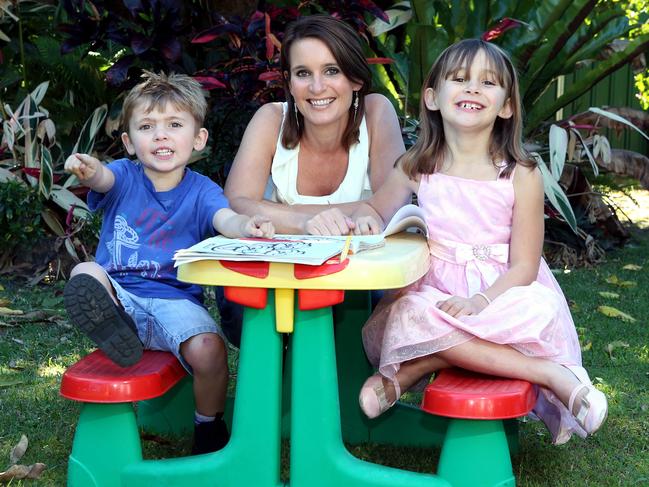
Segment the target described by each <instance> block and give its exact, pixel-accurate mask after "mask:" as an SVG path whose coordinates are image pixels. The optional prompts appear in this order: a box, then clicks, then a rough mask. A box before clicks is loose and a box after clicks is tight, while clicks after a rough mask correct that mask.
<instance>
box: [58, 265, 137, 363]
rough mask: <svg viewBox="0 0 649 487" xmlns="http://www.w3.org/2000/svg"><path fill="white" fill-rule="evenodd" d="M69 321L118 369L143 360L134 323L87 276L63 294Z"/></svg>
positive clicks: (76, 278) (78, 278)
mask: <svg viewBox="0 0 649 487" xmlns="http://www.w3.org/2000/svg"><path fill="white" fill-rule="evenodd" d="M63 298H64V303H65V309H66V310H67V312H68V316H69V318H70V321H72V323H73V324H74V325H75V326H77V327H78V328H79V329H80V330H81V331H83V332H84V333H85V334H86V335H88V337H89V338H90V339H91V340H92V341H93V342H95V343H96V344H97V346H98V347H99V349H100V350H101V351H102V352H104V353H105V354H106V355H107V356H108V358H110V359H111V360H112V361H113V362H115V363H116V364H117V365H119V366H121V367H128V366H130V365H133V364H135V363H136V362H137V361H138V360H140V358H141V357H142V343H141V342H140V339H139V338H138V336H137V331H136V328H135V323H133V320H132V319H131V317H130V316H129V315H128V314H126V312H125V311H124V310H123V309H122V308H120V307H119V306H117V305H116V304H115V302H114V301H113V300H112V298H111V297H110V295H109V294H108V291H107V290H106V288H104V286H102V284H101V283H100V282H99V281H98V280H97V279H95V278H94V277H91V276H90V275H88V274H78V275H76V276H74V277H73V278H72V279H70V280H69V281H68V283H67V284H66V285H65V289H64V291H63Z"/></svg>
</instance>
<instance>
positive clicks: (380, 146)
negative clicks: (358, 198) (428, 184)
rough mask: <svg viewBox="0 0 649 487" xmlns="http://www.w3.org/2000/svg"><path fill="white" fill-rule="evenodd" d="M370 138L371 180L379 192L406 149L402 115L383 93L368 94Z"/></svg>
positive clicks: (374, 189) (367, 112)
mask: <svg viewBox="0 0 649 487" xmlns="http://www.w3.org/2000/svg"><path fill="white" fill-rule="evenodd" d="M365 104H366V114H367V130H368V132H369V142H370V183H371V185H372V191H373V192H376V191H378V189H379V188H380V187H381V186H382V185H383V183H384V182H385V179H386V178H387V177H388V175H389V174H390V171H392V169H393V168H394V163H395V162H396V160H397V159H398V158H399V156H401V155H402V154H403V153H404V152H405V151H406V148H405V146H404V145H403V137H402V136H401V127H400V126H399V118H398V117H397V113H396V112H395V110H394V107H393V106H392V103H390V101H389V100H388V99H387V98H386V97H385V96H383V95H379V94H376V93H374V94H370V95H367V96H366V97H365Z"/></svg>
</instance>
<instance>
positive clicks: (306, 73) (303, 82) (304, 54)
mask: <svg viewBox="0 0 649 487" xmlns="http://www.w3.org/2000/svg"><path fill="white" fill-rule="evenodd" d="M289 55H290V60H291V72H290V81H289V88H290V91H291V95H293V98H294V99H295V103H296V105H297V109H298V110H299V111H300V113H301V114H302V115H303V117H304V119H305V121H306V122H309V123H312V124H314V125H327V124H332V123H341V122H342V123H343V124H346V123H347V118H348V116H349V108H350V106H351V104H352V97H353V92H354V91H357V90H360V89H361V85H360V84H359V83H354V82H352V81H351V80H350V79H348V78H347V77H346V76H345V75H344V74H343V72H342V69H341V68H340V66H339V65H338V63H337V61H336V58H334V56H333V54H332V53H331V51H330V50H329V48H328V47H327V45H326V44H325V43H324V42H322V41H320V40H319V39H315V38H306V39H301V40H299V41H296V42H294V43H293V45H292V46H291V48H290V51H289Z"/></svg>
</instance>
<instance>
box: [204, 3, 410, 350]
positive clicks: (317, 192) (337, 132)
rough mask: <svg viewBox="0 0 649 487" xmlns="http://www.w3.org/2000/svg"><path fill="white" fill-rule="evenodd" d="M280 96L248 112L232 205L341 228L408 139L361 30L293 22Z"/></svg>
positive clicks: (310, 229)
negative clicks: (379, 84)
mask: <svg viewBox="0 0 649 487" xmlns="http://www.w3.org/2000/svg"><path fill="white" fill-rule="evenodd" d="M280 55H281V69H282V73H283V79H284V89H285V91H286V99H287V102H285V103H269V104H266V105H264V106H262V107H261V108H260V109H259V110H258V111H257V113H256V114H255V115H254V116H253V118H252V120H251V121H250V123H249V125H248V127H247V129H246V132H245V134H244V136H243V139H242V141H241V145H240V147H239V151H238V152H237V155H236V157H235V159H234V163H233V165H232V169H231V170H230V174H229V176H228V179H227V182H226V185H225V189H224V191H225V195H226V196H227V197H228V199H229V201H230V206H231V207H232V209H233V210H235V211H237V212H239V213H243V214H248V215H253V214H260V215H264V216H267V217H268V218H270V219H271V220H272V222H273V224H274V225H275V228H276V231H277V232H278V233H304V234H316V235H341V234H346V233H348V232H349V231H350V230H351V228H350V225H353V223H352V222H351V220H350V219H349V218H348V215H350V214H351V213H352V212H353V211H354V209H355V208H356V207H357V205H358V202H359V201H360V200H362V199H366V198H368V197H369V196H370V195H371V194H372V193H373V192H374V191H376V190H377V189H378V188H379V187H380V186H381V184H383V181H384V180H385V178H386V175H387V174H388V172H389V171H390V170H391V169H392V166H393V164H394V161H395V160H396V159H397V157H399V156H400V155H401V154H402V153H403V152H405V147H404V145H403V139H402V138H401V131H400V128H399V121H398V119H397V116H396V112H395V110H394V107H393V106H392V104H391V103H390V102H389V101H388V99H387V98H385V97H384V96H382V95H379V94H370V93H369V90H370V85H371V71H370V68H369V66H368V64H367V60H366V59H365V56H364V55H363V49H362V47H361V43H360V40H359V37H358V34H357V33H356V32H355V31H354V30H353V29H352V28H351V27H350V26H349V25H347V24H346V23H344V22H342V21H340V20H337V19H335V18H333V17H329V16H323V15H314V16H309V17H303V18H301V19H299V20H297V21H295V22H293V23H292V24H290V25H289V26H288V27H287V29H286V32H285V34H284V38H283V40H282V49H281V54H280ZM220 291H221V290H220V289H219V292H218V293H217V297H218V298H219V300H218V301H219V309H220V311H221V321H222V323H221V325H222V328H223V329H224V331H225V332H226V334H227V335H228V338H229V339H230V341H231V342H232V343H234V344H235V345H238V342H239V340H238V338H239V334H240V328H241V309H240V307H235V306H233V305H231V304H227V305H226V304H225V301H224V300H223V299H222V293H221V292H220Z"/></svg>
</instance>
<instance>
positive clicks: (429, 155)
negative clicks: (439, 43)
mask: <svg viewBox="0 0 649 487" xmlns="http://www.w3.org/2000/svg"><path fill="white" fill-rule="evenodd" d="M481 50H482V51H483V52H484V53H485V55H486V57H487V60H488V62H489V64H491V67H492V69H493V71H494V72H495V73H496V75H497V76H498V82H499V83H500V85H501V86H503V87H504V88H505V91H506V92H507V98H509V102H510V104H511V109H512V116H511V117H510V118H500V117H498V118H497V119H496V121H495V123H494V126H493V130H492V132H491V140H490V143H489V155H490V156H491V159H492V161H493V163H494V165H495V166H496V167H498V168H500V169H502V171H501V172H500V177H502V178H507V177H509V176H510V175H511V173H512V171H513V170H514V167H515V166H516V164H522V165H524V166H528V167H534V166H536V162H535V161H534V160H533V159H531V157H530V156H529V154H527V152H526V151H525V149H524V148H523V141H522V134H523V110H522V107H521V99H520V93H519V85H518V76H517V75H516V69H515V68H514V65H513V63H512V61H511V59H510V58H509V56H508V55H507V53H506V52H505V51H503V50H502V49H501V48H500V47H498V46H496V45H495V44H491V43H489V42H486V41H483V40H481V39H465V40H463V41H460V42H457V43H455V44H453V45H451V46H449V47H447V48H446V49H445V50H444V51H443V52H442V54H440V56H439V57H438V58H437V60H436V61H435V63H434V64H433V66H432V67H431V69H430V72H429V73H428V76H427V77H426V80H425V81H424V85H423V87H422V89H421V99H420V102H419V135H418V139H417V142H416V143H415V145H413V146H412V147H411V148H410V149H409V150H408V151H407V152H406V153H405V154H404V155H403V156H401V158H400V160H399V161H398V164H401V166H402V168H403V171H404V172H405V173H406V174H407V175H408V177H410V178H412V179H414V178H416V177H417V175H418V174H432V173H434V172H435V171H437V170H439V169H440V168H441V165H442V163H443V162H444V158H445V156H446V154H447V150H448V149H447V145H446V137H445V135H444V125H443V121H442V116H441V114H440V111H439V110H429V109H428V108H427V107H426V102H425V100H424V93H425V91H426V89H428V88H432V89H433V91H435V92H436V93H437V92H439V90H440V88H441V85H442V82H443V81H444V80H445V79H447V78H448V77H449V76H450V75H452V74H453V73H456V72H458V71H460V70H461V69H466V70H469V69H470V67H471V64H472V63H473V60H474V59H475V56H476V54H478V52H479V51H481ZM503 160H504V161H505V163H506V166H505V167H504V168H502V166H500V162H501V161H503Z"/></svg>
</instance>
